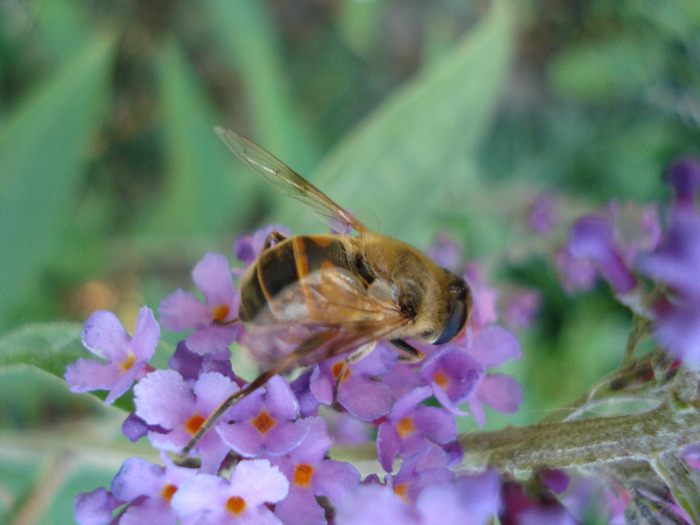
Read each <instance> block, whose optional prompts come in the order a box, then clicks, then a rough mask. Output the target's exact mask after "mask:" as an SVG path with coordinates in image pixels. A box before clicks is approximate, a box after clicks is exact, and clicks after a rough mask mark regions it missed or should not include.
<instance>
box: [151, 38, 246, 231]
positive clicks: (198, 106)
mask: <svg viewBox="0 0 700 525" xmlns="http://www.w3.org/2000/svg"><path fill="white" fill-rule="evenodd" d="M158 66H159V68H158V73H159V87H160V90H159V98H160V103H161V108H162V118H163V133H164V135H163V136H164V141H165V142H164V146H165V158H166V163H167V165H166V168H167V179H166V182H165V189H164V195H163V196H162V197H161V199H160V202H159V204H158V206H157V207H156V208H155V209H154V210H153V211H152V213H151V214H150V215H149V216H148V217H147V219H146V224H145V225H143V226H140V227H139V228H137V229H138V230H139V231H140V233H142V234H145V235H149V234H153V233H157V234H160V235H163V234H166V235H167V236H170V237H173V236H175V237H177V236H182V235H192V234H196V233H204V232H207V233H222V232H230V231H231V229H232V225H234V224H240V223H241V222H242V221H243V218H244V217H245V216H246V215H247V214H248V213H250V205H251V203H250V199H249V198H248V196H249V193H248V192H247V191H246V190H245V185H246V183H250V182H251V181H250V178H248V177H244V178H243V179H242V181H241V182H240V183H238V184H232V183H231V180H230V179H231V176H232V175H231V172H232V171H234V169H240V167H239V166H238V165H237V164H236V163H235V162H233V161H232V158H231V155H229V153H228V152H227V150H226V148H225V147H224V146H223V145H222V144H221V142H220V141H219V139H218V137H217V136H216V134H215V133H214V129H213V128H214V126H215V125H217V124H218V123H219V121H218V120H217V119H216V118H214V116H213V115H214V111H213V109H212V108H211V106H210V105H209V103H208V101H207V98H206V94H205V93H204V90H203V88H202V86H200V85H199V83H198V81H197V74H196V73H195V72H194V71H193V70H192V68H191V67H190V66H189V64H188V62H187V61H186V60H185V58H184V56H183V54H182V51H181V50H180V49H179V47H178V46H177V44H176V43H175V42H170V43H168V44H167V45H166V46H164V47H163V48H162V50H161V52H160V54H159V56H158ZM241 185H242V186H241Z"/></svg>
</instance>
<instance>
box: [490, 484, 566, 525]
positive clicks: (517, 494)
mask: <svg viewBox="0 0 700 525" xmlns="http://www.w3.org/2000/svg"><path fill="white" fill-rule="evenodd" d="M501 494H502V498H503V506H502V507H501V509H500V512H499V518H500V520H501V523H504V524H510V523H519V524H520V523H522V524H524V525H537V524H540V523H547V524H552V525H577V524H578V523H579V521H578V520H577V519H576V518H575V517H574V516H573V515H571V514H570V513H569V512H568V510H567V509H566V507H564V505H562V504H561V502H559V500H558V499H556V498H555V497H554V495H553V494H551V493H550V492H549V491H547V490H546V489H542V490H541V492H540V493H539V494H532V490H529V491H527V492H526V491H525V489H524V488H523V487H522V486H521V485H520V484H519V483H516V482H514V481H507V482H505V483H504V484H503V487H502V492H501Z"/></svg>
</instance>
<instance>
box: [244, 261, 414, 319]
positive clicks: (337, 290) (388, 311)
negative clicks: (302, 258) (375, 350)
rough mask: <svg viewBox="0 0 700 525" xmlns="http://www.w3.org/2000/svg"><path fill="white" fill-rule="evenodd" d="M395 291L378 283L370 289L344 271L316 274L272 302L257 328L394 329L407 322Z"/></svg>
mask: <svg viewBox="0 0 700 525" xmlns="http://www.w3.org/2000/svg"><path fill="white" fill-rule="evenodd" d="M396 295H397V293H396V287H395V285H393V284H391V283H390V282H388V281H385V280H384V279H375V280H374V281H373V282H372V283H371V284H370V285H369V286H368V287H365V285H364V284H363V283H362V281H361V280H360V279H359V278H358V277H357V276H356V275H354V274H352V273H351V272H349V271H348V270H346V269H344V268H340V267H337V266H331V267H328V268H321V269H319V270H316V271H313V272H311V273H309V274H307V275H305V276H304V277H302V278H301V279H299V280H298V281H295V282H294V283H292V284H290V285H289V286H287V287H286V288H284V289H283V290H282V291H281V292H279V293H278V294H277V295H276V296H275V297H274V298H273V299H272V300H270V301H269V302H268V303H267V305H266V306H265V308H264V309H263V310H262V311H261V312H260V314H258V316H257V317H256V318H255V319H254V321H253V322H254V324H255V325H258V326H264V325H276V326H282V325H305V326H308V327H322V328H332V327H338V328H342V329H344V330H346V331H347V330H349V329H354V328H356V327H364V326H370V325H372V326H381V325H394V324H395V323H397V322H401V323H403V321H405V319H404V316H403V314H402V313H401V309H400V308H399V306H398V305H397V303H396Z"/></svg>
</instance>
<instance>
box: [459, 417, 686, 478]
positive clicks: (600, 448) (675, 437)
mask: <svg viewBox="0 0 700 525" xmlns="http://www.w3.org/2000/svg"><path fill="white" fill-rule="evenodd" d="M459 441H460V443H461V444H462V446H463V447H464V450H465V459H464V462H463V464H462V466H464V467H465V468H471V467H483V466H485V465H486V464H487V463H488V464H491V465H493V466H495V467H496V468H498V469H501V470H507V471H518V470H527V469H531V468H534V467H536V466H538V465H547V466H549V467H553V468H557V467H562V468H563V467H573V466H583V465H590V464H594V463H602V462H607V461H616V460H621V459H629V458H636V459H647V460H652V459H654V458H655V457H656V456H657V455H658V454H660V453H663V452H666V451H670V450H679V449H681V448H682V447H684V446H686V445H689V444H691V443H696V442H698V441H700V412H698V410H697V407H696V406H693V407H692V408H691V409H688V410H685V411H676V410H673V409H672V408H670V407H669V406H668V405H666V404H664V405H661V406H660V407H659V408H656V409H654V410H650V411H648V412H643V413H639V414H631V415H620V416H610V417H595V418H589V419H581V420H575V421H566V422H558V423H557V422H548V423H535V424H533V425H530V426H526V427H518V428H516V427H510V428H506V429H503V430H500V431H496V432H474V433H468V434H462V435H461V436H460V437H459Z"/></svg>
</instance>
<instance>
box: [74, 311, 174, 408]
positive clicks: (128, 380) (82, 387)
mask: <svg viewBox="0 0 700 525" xmlns="http://www.w3.org/2000/svg"><path fill="white" fill-rule="evenodd" d="M159 337H160V328H159V327H158V323H157V322H156V320H155V318H154V317H153V312H152V311H151V309H150V308H147V307H145V306H144V307H143V308H141V310H140V311H139V315H138V318H137V320H136V328H135V329H134V335H133V336H131V337H129V334H127V333H126V331H125V330H124V327H123V326H122V325H121V323H120V322H119V320H118V319H117V317H116V316H115V315H114V314H113V313H112V312H106V311H99V312H95V313H94V314H92V315H91V316H90V318H89V319H88V320H87V321H86V322H85V328H84V329H83V346H85V348H87V349H88V350H90V351H91V352H92V353H93V354H95V355H97V356H98V357H101V358H103V359H105V360H106V361H107V362H106V363H101V362H99V361H94V360H92V359H78V361H77V362H76V363H75V364H72V365H68V367H66V374H65V378H66V382H67V383H68V385H69V386H70V389H71V391H72V392H88V391H91V390H109V391H110V392H109V394H108V395H107V398H106V399H105V404H106V405H110V404H112V403H113V402H114V401H115V400H116V399H117V398H119V397H121V396H122V395H123V394H124V392H126V391H127V390H129V388H130V387H131V384H132V383H133V382H134V381H135V380H136V379H137V378H138V377H139V374H141V373H142V372H143V370H144V369H145V368H146V366H147V364H148V361H150V359H151V357H152V356H153V352H154V351H155V349H156V345H157V344H158V338H159Z"/></svg>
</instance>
